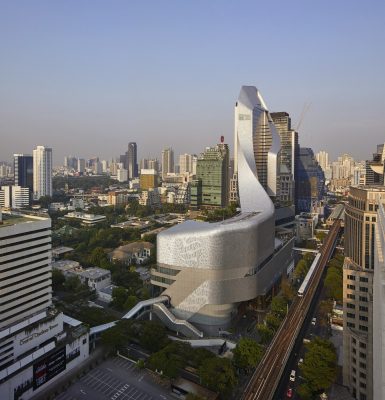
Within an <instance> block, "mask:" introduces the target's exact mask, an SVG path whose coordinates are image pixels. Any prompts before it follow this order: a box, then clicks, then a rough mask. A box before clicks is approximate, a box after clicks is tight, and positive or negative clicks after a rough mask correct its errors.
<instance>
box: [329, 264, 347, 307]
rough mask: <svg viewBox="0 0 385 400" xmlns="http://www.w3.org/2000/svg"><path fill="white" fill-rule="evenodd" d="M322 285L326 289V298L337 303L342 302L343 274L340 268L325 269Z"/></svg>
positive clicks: (330, 267)
mask: <svg viewBox="0 0 385 400" xmlns="http://www.w3.org/2000/svg"><path fill="white" fill-rule="evenodd" d="M324 285H325V288H326V294H327V295H328V297H330V298H333V299H335V300H337V301H342V294H343V293H342V285H343V274H342V268H340V267H335V266H329V267H328V269H327V273H326V277H325V281H324Z"/></svg>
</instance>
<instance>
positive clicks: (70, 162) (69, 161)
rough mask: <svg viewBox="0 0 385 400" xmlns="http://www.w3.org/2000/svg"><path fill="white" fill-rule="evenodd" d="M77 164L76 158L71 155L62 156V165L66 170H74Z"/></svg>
mask: <svg viewBox="0 0 385 400" xmlns="http://www.w3.org/2000/svg"><path fill="white" fill-rule="evenodd" d="M77 166H78V159H77V158H76V157H72V156H65V157H64V167H65V168H67V169H68V170H72V169H73V170H76V169H77Z"/></svg>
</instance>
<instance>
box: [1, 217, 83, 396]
mask: <svg viewBox="0 0 385 400" xmlns="http://www.w3.org/2000/svg"><path fill="white" fill-rule="evenodd" d="M0 248H1V249H2V250H1V255H0V297H1V304H0V348H1V357H0V376H1V384H0V398H1V399H21V398H23V399H29V398H31V397H32V396H36V395H38V394H39V392H40V391H41V390H42V389H44V388H46V386H48V384H49V383H48V382H49V381H51V382H52V381H54V380H55V379H57V378H58V377H59V376H60V375H61V374H62V373H63V372H64V371H66V370H69V369H71V368H73V367H75V366H78V365H79V364H80V363H81V362H82V361H84V360H85V358H87V357H88V352H89V343H88V330H87V329H86V328H85V327H83V326H78V327H77V328H76V329H75V330H74V328H73V327H72V328H71V326H68V325H67V326H65V323H66V322H65V321H66V318H65V316H64V315H63V314H62V313H61V312H58V311H57V310H55V309H54V308H53V307H52V287H51V285H52V277H51V220H50V219H49V218H47V217H39V216H35V215H34V216H30V215H21V214H12V213H1V212H0ZM67 319H68V318H67Z"/></svg>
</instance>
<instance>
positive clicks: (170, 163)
mask: <svg viewBox="0 0 385 400" xmlns="http://www.w3.org/2000/svg"><path fill="white" fill-rule="evenodd" d="M170 173H174V150H173V149H172V148H171V147H167V148H166V149H164V150H163V151H162V179H164V178H165V177H166V176H167V174H170Z"/></svg>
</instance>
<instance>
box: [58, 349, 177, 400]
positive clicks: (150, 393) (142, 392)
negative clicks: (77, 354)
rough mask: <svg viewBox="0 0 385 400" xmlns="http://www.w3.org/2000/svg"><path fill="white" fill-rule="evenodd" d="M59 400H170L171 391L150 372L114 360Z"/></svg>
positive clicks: (78, 383)
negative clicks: (159, 383) (161, 384)
mask: <svg viewBox="0 0 385 400" xmlns="http://www.w3.org/2000/svg"><path fill="white" fill-rule="evenodd" d="M56 399H57V400H79V399H81V400H88V399H93V400H106V399H108V400H155V399H159V400H162V399H163V400H171V399H175V397H174V396H172V395H171V392H170V390H168V389H167V388H165V387H162V386H160V385H158V384H156V383H155V382H154V380H153V378H152V377H151V376H150V374H149V372H147V371H146V370H139V369H137V368H136V366H135V364H134V363H132V362H131V361H128V360H126V359H123V358H120V357H115V358H113V359H109V360H106V361H104V362H103V363H102V364H100V365H99V366H98V367H97V368H95V369H93V370H91V371H90V372H88V373H87V374H86V375H84V376H83V377H82V378H81V379H79V381H77V382H76V383H74V384H73V385H72V386H71V387H69V388H68V389H67V390H66V391H65V392H63V393H61V394H60V395H59V396H57V397H56Z"/></svg>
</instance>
